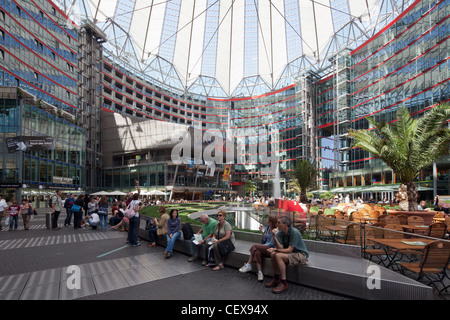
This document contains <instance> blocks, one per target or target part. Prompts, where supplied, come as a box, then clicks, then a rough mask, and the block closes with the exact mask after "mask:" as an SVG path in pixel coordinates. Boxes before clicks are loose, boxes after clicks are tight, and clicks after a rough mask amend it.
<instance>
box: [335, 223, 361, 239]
mask: <svg viewBox="0 0 450 320" xmlns="http://www.w3.org/2000/svg"><path fill="white" fill-rule="evenodd" d="M355 227H356V228H358V225H356V224H353V223H352V224H349V225H348V226H347V227H346V228H345V235H344V239H336V241H337V242H339V243H341V244H356V239H355V231H354V228H355Z"/></svg>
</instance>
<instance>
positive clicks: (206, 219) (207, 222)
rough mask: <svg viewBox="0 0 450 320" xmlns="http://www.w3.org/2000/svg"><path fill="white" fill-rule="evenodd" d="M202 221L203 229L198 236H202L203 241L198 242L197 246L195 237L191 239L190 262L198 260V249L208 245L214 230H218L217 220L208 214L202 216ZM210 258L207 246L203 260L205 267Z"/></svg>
mask: <svg viewBox="0 0 450 320" xmlns="http://www.w3.org/2000/svg"><path fill="white" fill-rule="evenodd" d="M200 221H201V223H202V227H201V228H200V230H199V231H198V232H197V234H201V235H202V240H200V241H198V243H197V244H195V243H194V240H195V237H192V239H191V257H190V258H189V259H188V262H192V261H194V260H195V259H197V256H198V248H200V247H201V246H202V245H203V244H204V243H208V242H209V241H210V240H211V238H212V236H213V233H214V229H215V228H216V224H217V220H215V219H213V218H211V217H210V216H208V215H207V214H202V215H201V216H200ZM207 258H208V247H207V246H205V256H204V260H203V265H206V264H207V263H208V262H207V261H206V260H207Z"/></svg>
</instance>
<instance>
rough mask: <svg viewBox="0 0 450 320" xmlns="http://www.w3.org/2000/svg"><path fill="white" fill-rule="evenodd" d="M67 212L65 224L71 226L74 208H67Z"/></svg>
mask: <svg viewBox="0 0 450 320" xmlns="http://www.w3.org/2000/svg"><path fill="white" fill-rule="evenodd" d="M66 212H67V216H66V220H64V225H65V226H67V225H68V226H70V222H71V221H72V210H70V209H69V208H66Z"/></svg>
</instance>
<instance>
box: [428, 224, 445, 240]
mask: <svg viewBox="0 0 450 320" xmlns="http://www.w3.org/2000/svg"><path fill="white" fill-rule="evenodd" d="M446 233H447V225H446V224H445V223H443V222H436V223H433V224H432V225H430V226H429V227H428V233H427V236H428V237H432V238H437V239H444V237H445V235H446Z"/></svg>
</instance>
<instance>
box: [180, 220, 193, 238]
mask: <svg viewBox="0 0 450 320" xmlns="http://www.w3.org/2000/svg"><path fill="white" fill-rule="evenodd" d="M181 231H182V232H183V238H184V240H191V239H192V237H193V236H194V230H193V229H192V226H191V224H190V223H185V224H183V227H182V228H181Z"/></svg>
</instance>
